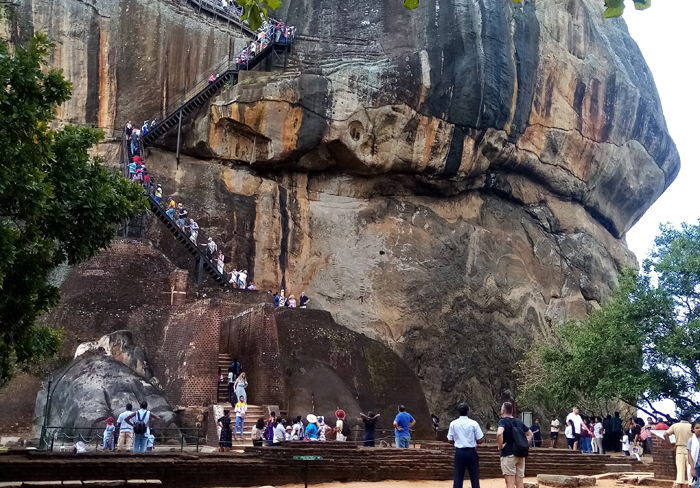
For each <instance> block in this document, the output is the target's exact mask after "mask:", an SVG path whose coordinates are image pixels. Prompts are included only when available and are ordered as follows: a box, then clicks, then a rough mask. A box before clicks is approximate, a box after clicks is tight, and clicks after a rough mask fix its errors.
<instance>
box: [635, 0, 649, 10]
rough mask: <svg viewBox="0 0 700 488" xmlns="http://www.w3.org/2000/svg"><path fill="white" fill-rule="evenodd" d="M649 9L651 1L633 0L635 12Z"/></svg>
mask: <svg viewBox="0 0 700 488" xmlns="http://www.w3.org/2000/svg"><path fill="white" fill-rule="evenodd" d="M649 7H651V0H634V8H636V9H637V10H646V9H648V8H649Z"/></svg>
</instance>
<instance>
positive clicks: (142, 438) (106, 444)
mask: <svg viewBox="0 0 700 488" xmlns="http://www.w3.org/2000/svg"><path fill="white" fill-rule="evenodd" d="M140 407H141V408H140V409H139V410H138V411H136V412H134V411H133V406H132V405H131V403H127V404H126V410H125V411H124V412H122V413H121V414H120V415H119V417H118V418H117V421H116V426H115V422H114V417H109V418H107V420H106V421H105V424H106V426H105V430H104V432H103V434H102V448H103V449H104V450H105V451H113V450H114V449H115V445H114V441H115V439H117V435H118V436H119V437H118V441H117V445H116V450H117V451H121V450H122V449H123V450H125V451H131V450H132V449H133V451H134V453H144V452H150V451H152V450H153V444H154V441H155V436H154V435H153V433H152V432H151V428H150V426H149V423H150V422H151V421H153V420H160V418H159V417H158V416H157V415H156V414H155V413H153V412H151V411H150V410H148V403H147V402H145V401H144V402H141V404H140ZM116 427H119V430H118V431H117V430H116Z"/></svg>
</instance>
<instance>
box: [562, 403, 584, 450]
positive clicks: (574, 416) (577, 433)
mask: <svg viewBox="0 0 700 488" xmlns="http://www.w3.org/2000/svg"><path fill="white" fill-rule="evenodd" d="M569 420H572V421H573V422H574V451H578V448H579V446H580V445H581V425H583V419H582V418H581V416H580V415H579V414H578V408H577V407H574V408H573V410H572V411H571V413H570V414H569V415H567V416H566V423H567V424H568V423H569Z"/></svg>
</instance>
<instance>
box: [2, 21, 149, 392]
mask: <svg viewBox="0 0 700 488" xmlns="http://www.w3.org/2000/svg"><path fill="white" fill-rule="evenodd" d="M52 47H53V45H52V44H51V43H49V42H48V40H47V38H46V36H45V35H43V34H37V35H36V36H34V37H33V38H32V39H31V40H30V41H29V43H28V45H27V46H26V47H21V46H20V47H15V48H14V54H13V53H11V52H10V48H9V46H8V44H7V42H6V41H4V40H0V79H1V80H2V86H3V87H4V89H3V90H2V91H0V147H2V153H0V385H2V384H3V383H4V382H5V381H7V380H8V379H9V378H10V377H11V376H12V374H13V373H14V371H15V370H16V368H17V367H24V366H27V365H29V364H32V363H36V362H38V361H40V360H41V359H43V358H46V357H48V356H51V355H52V354H54V353H55V352H56V351H57V348H58V346H59V344H60V338H61V331H59V330H56V329H51V328H48V327H40V326H38V325H36V323H35V322H36V319H37V317H38V316H39V315H41V314H43V313H45V312H46V311H47V310H49V309H50V308H51V307H52V306H54V305H55V304H56V303H57V302H58V298H59V294H58V289H57V288H56V287H55V286H52V285H51V284H49V282H48V278H49V275H50V273H51V272H52V271H53V270H54V269H55V268H56V266H57V265H59V264H62V263H68V264H77V263H80V262H82V261H84V260H86V259H89V258H90V257H92V256H94V255H95V254H96V253H97V252H98V251H99V250H101V249H103V248H105V247H106V246H108V245H109V243H110V240H111V239H112V237H113V235H114V230H113V228H112V226H113V224H116V223H118V222H121V221H124V220H126V219H128V218H130V217H132V216H133V214H134V213H135V212H136V211H138V210H141V209H145V208H146V201H145V199H144V196H143V191H142V189H141V188H140V187H139V186H138V185H136V184H133V183H131V182H129V181H128V180H126V179H124V178H123V177H122V176H121V175H119V174H116V173H111V172H109V171H107V170H106V169H105V168H104V167H103V166H102V164H101V162H102V161H101V159H100V158H97V157H90V155H89V154H88V151H89V150H90V148H91V147H92V146H93V145H94V144H96V143H97V142H99V141H100V140H101V139H102V137H103V133H102V131H99V130H95V129H91V128H84V127H83V128H78V127H73V126H67V127H64V128H62V129H59V130H54V129H52V128H51V123H52V121H53V119H54V117H55V113H56V112H55V111H56V107H57V106H58V105H60V104H61V103H63V102H65V101H66V100H68V99H69V98H70V94H71V83H70V82H69V81H67V80H66V79H65V78H64V77H63V76H62V74H61V72H60V71H56V70H48V69H46V66H45V65H46V62H45V61H46V58H47V56H48V54H49V50H50V49H51V48H52Z"/></svg>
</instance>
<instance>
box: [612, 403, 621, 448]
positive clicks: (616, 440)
mask: <svg viewBox="0 0 700 488" xmlns="http://www.w3.org/2000/svg"><path fill="white" fill-rule="evenodd" d="M610 431H611V432H612V436H611V438H610V442H611V447H612V450H614V451H615V452H620V448H621V441H622V419H621V418H620V412H615V416H614V417H613V418H611V419H610Z"/></svg>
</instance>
